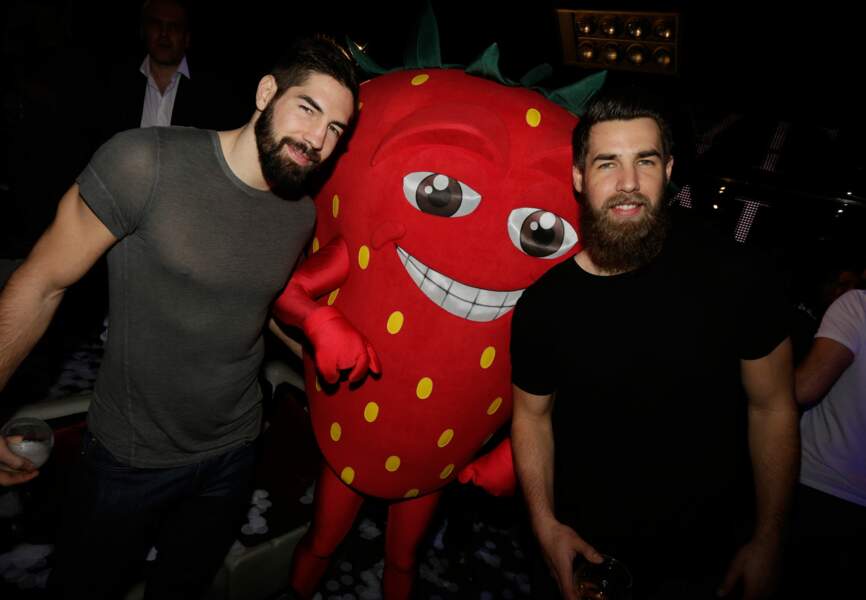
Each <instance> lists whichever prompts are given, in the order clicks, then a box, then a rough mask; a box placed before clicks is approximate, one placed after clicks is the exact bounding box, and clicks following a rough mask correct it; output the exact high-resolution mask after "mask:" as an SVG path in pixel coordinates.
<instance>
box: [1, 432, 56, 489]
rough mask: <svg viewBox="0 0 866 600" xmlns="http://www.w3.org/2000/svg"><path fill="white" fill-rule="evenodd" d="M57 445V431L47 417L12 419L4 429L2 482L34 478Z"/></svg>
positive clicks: (2, 438)
mask: <svg viewBox="0 0 866 600" xmlns="http://www.w3.org/2000/svg"><path fill="white" fill-rule="evenodd" d="M53 446H54V433H53V431H52V430H51V427H50V426H49V425H48V424H47V423H46V422H45V421H43V420H41V419H36V418H33V417H19V418H16V419H12V420H11V421H9V422H8V423H6V424H5V425H4V426H3V428H2V429H0V485H3V486H9V485H17V484H20V483H24V482H26V481H30V480H31V479H33V478H34V477H36V476H37V475H38V474H39V472H38V471H37V469H38V468H39V467H41V466H42V465H43V464H45V461H46V460H48V457H49V456H50V455H51V448H52V447H53Z"/></svg>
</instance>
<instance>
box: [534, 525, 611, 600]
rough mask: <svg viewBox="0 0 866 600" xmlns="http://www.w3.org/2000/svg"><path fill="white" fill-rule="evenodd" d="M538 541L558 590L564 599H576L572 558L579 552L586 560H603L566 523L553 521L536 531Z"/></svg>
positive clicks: (597, 561) (598, 561) (596, 561)
mask: <svg viewBox="0 0 866 600" xmlns="http://www.w3.org/2000/svg"><path fill="white" fill-rule="evenodd" d="M536 535H537V537H538V543H539V544H540V545H541V551H542V552H543V553H544V560H545V561H546V562H547V566H548V567H549V568H550V572H551V573H552V574H553V578H554V579H556V583H557V585H559V591H560V592H562V597H563V598H564V599H565V600H578V598H577V590H575V589H574V580H573V572H574V567H573V565H574V558H575V557H576V556H577V555H578V554H581V555H583V557H584V558H586V560H588V561H590V562H594V563H600V562H602V560H604V559H603V558H602V556H601V554H599V553H598V552H597V551H596V550H595V548H593V547H592V546H590V545H589V544H587V543H586V542H585V541H584V540H583V538H581V537H580V536H579V535H577V533H576V532H575V531H574V530H573V529H572V528H571V527H568V526H566V525H563V524H562V523H560V522H559V521H554V522H553V523H552V524H551V525H548V526H546V527H544V528H543V530H539V531H536Z"/></svg>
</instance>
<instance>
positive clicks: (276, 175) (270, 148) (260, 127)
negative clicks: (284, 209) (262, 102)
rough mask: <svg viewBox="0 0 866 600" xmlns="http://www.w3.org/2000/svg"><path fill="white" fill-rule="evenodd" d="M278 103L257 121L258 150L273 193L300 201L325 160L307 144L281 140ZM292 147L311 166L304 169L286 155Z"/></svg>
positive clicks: (287, 139) (264, 173)
mask: <svg viewBox="0 0 866 600" xmlns="http://www.w3.org/2000/svg"><path fill="white" fill-rule="evenodd" d="M273 107H274V101H273V100H271V102H270V103H269V104H268V106H267V107H266V108H265V110H264V111H262V114H261V115H260V116H259V120H258V121H256V125H255V132H256V147H257V148H258V149H259V164H260V165H261V167H262V175H264V177H265V181H267V182H268V185H269V186H270V187H271V191H272V192H273V193H275V194H276V195H277V196H280V197H281V198H284V199H286V200H297V199H299V198H301V197H302V196H303V194H304V182H306V180H307V178H308V177H309V175H310V174H311V173H312V172H313V171H315V170H316V168H318V166H319V165H320V164H321V160H322V157H321V155H320V154H319V151H318V150H313V149H312V148H310V147H309V146H307V145H306V144H304V143H302V142H299V141H298V140H295V139H293V138H291V137H288V136H286V137H284V138H282V139H281V140H279V141H278V140H277V139H276V138H275V137H274V132H273V126H272V121H273V114H274V108H273ZM284 145H286V146H292V147H293V148H295V149H296V150H297V151H298V152H301V153H303V154H304V156H306V157H307V158H308V159H309V160H310V161H311V164H309V165H307V166H301V165H299V164H297V163H295V162H294V161H292V160H291V159H290V158H286V157H284V156H283V155H282V149H283V146H284Z"/></svg>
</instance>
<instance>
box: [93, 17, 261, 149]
mask: <svg viewBox="0 0 866 600" xmlns="http://www.w3.org/2000/svg"><path fill="white" fill-rule="evenodd" d="M191 9H192V6H191V4H190V3H189V2H187V1H184V0H146V1H145V2H144V3H143V4H142V6H141V22H140V26H139V34H140V37H141V40H142V42H143V44H144V49H145V50H146V55H145V56H144V58H143V59H142V60H140V62H139V61H138V59H136V62H135V63H128V62H124V63H123V64H122V66H120V67H119V68H115V70H113V71H112V73H111V75H110V78H109V83H108V94H107V98H106V99H107V103H106V104H107V110H106V122H105V128H104V132H105V133H104V138H106V139H107V138H109V137H111V136H112V135H114V134H115V133H117V132H119V131H124V130H126V129H133V128H136V127H168V126H171V125H183V126H192V127H200V128H203V129H224V128H232V127H236V126H238V125H239V124H240V123H242V122H243V121H244V115H245V114H246V112H248V111H249V107H247V106H243V105H242V104H241V102H242V101H241V100H239V99H238V98H233V96H232V89H233V87H234V86H232V85H231V84H230V83H229V82H228V79H229V77H228V76H229V75H231V74H230V73H224V74H223V75H224V77H221V78H219V79H217V78H216V77H214V76H213V74H212V73H210V72H209V71H207V70H204V69H202V68H201V65H200V64H199V63H197V62H195V60H190V57H189V55H188V52H189V51H190V48H191V45H192V24H193V12H192V10H191ZM199 58H201V57H199ZM190 63H192V67H191V66H190ZM217 107H218V108H219V110H216V108H217Z"/></svg>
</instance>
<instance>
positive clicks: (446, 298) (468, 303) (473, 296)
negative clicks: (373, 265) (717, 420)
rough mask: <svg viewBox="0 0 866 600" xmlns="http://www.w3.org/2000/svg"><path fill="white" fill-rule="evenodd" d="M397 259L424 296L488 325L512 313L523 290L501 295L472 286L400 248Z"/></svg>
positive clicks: (453, 312) (452, 311) (465, 316)
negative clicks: (452, 277)
mask: <svg viewBox="0 0 866 600" xmlns="http://www.w3.org/2000/svg"><path fill="white" fill-rule="evenodd" d="M397 256H399V257H400V262H401V263H403V266H404V267H405V268H406V271H407V272H408V273H409V277H411V278H412V281H414V282H415V285H417V286H418V287H419V288H421V291H422V292H424V295H425V296H427V297H428V298H430V300H432V301H433V302H434V303H436V304H438V305H439V306H441V307H442V308H444V309H445V310H446V311H448V312H450V313H451V314H452V315H455V316H457V317H460V318H462V319H467V320H469V321H478V322H487V321H493V320H494V319H498V318H499V317H501V316H502V315H504V314H506V313H508V311H510V310H511V309H512V308H514V305H515V304H517V300H518V299H519V298H520V295H521V294H523V290H513V291H508V292H499V291H495V290H484V289H481V288H476V287H472V286H469V285H466V284H463V283H460V282H459V281H456V280H454V279H451V278H450V277H448V276H446V275H443V274H442V273H440V272H438V271H436V270H435V269H432V268H430V267H428V266H427V265H425V264H424V263H422V262H421V261H419V260H418V259H417V258H415V257H414V256H412V255H411V254H409V253H408V252H406V251H405V250H403V249H402V248H400V247H399V246H397Z"/></svg>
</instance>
